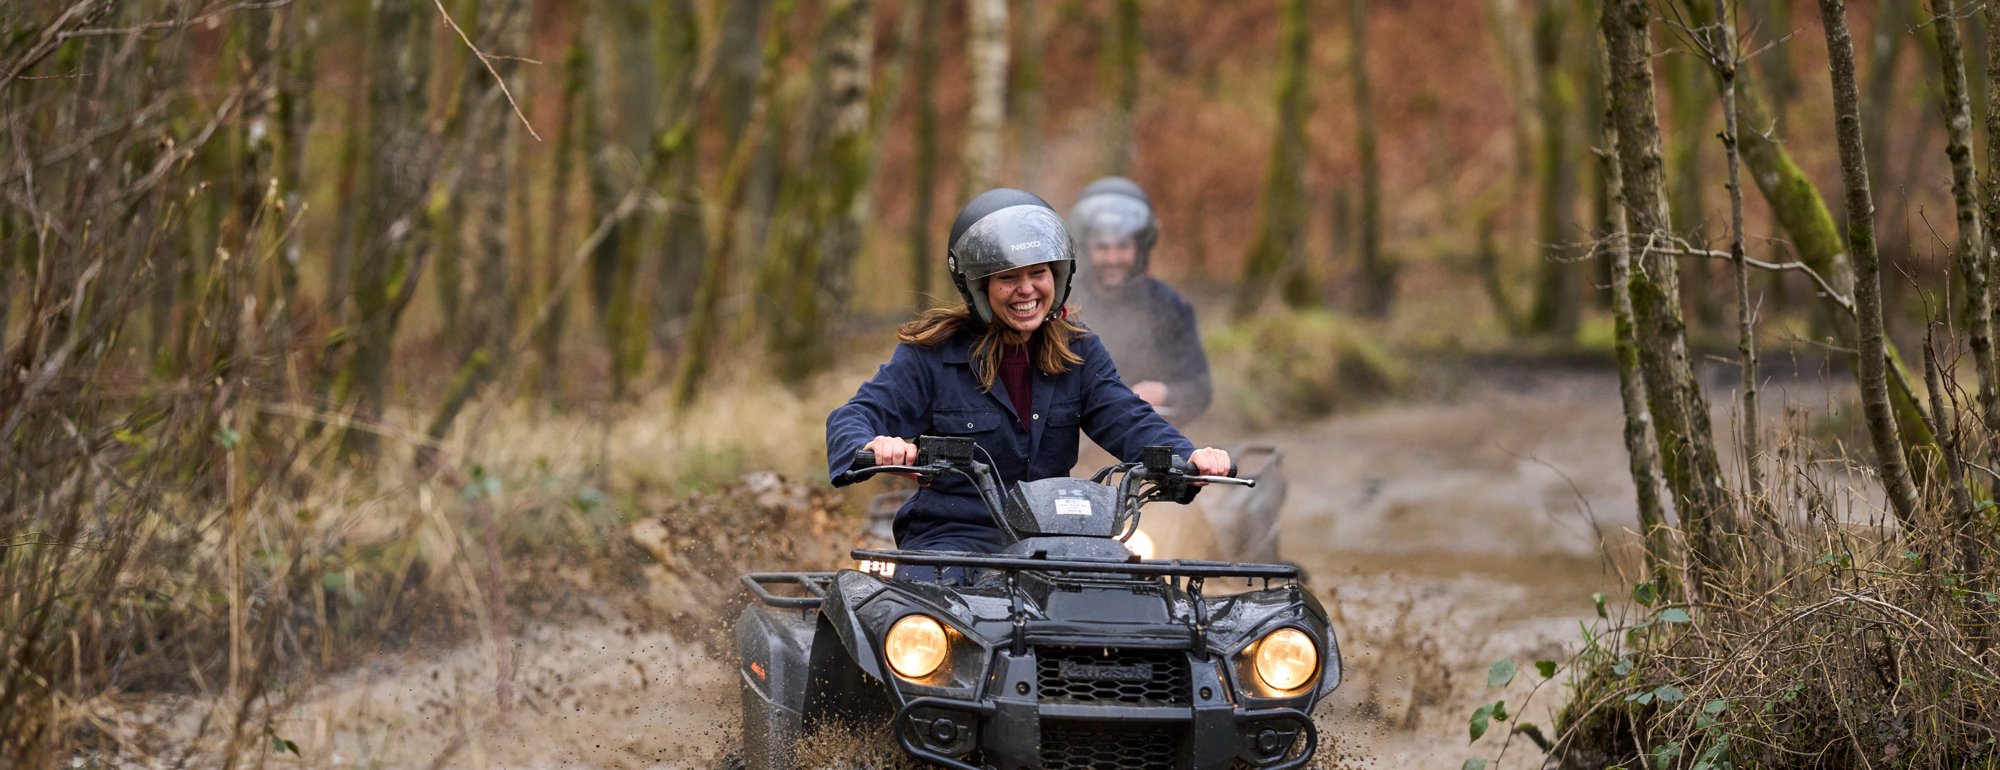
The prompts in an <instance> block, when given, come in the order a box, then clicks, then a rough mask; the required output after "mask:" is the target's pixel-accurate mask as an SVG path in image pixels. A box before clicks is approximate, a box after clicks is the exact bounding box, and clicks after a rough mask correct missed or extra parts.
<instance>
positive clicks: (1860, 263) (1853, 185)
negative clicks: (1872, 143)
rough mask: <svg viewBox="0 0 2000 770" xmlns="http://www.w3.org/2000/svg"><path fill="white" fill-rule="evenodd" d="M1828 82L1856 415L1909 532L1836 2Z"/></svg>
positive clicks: (1867, 203) (1843, 16) (1831, 9)
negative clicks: (1848, 261) (1852, 324)
mask: <svg viewBox="0 0 2000 770" xmlns="http://www.w3.org/2000/svg"><path fill="white" fill-rule="evenodd" d="M1819 10H1820V16H1821V18H1822V20H1823V23H1824V24H1825V25H1826V47H1827V55H1828V65H1829V66H1828V68H1829V70H1830V71H1831V80H1832V83H1833V105H1834V106H1833V109H1834V127H1835V129H1836V131H1837V135H1838V137H1839V140H1840V178H1841V180H1842V181H1843V182H1844V183H1845V184H1846V187H1847V242H1848V245H1849V246H1850V247H1852V250H1853V254H1854V310H1855V315H1856V317H1857V319H1858V322H1859V324H1860V330H1859V331H1860V339H1859V345H1858V346H1857V348H1858V355H1859V356H1860V359H1861V367H1860V368H1861V409H1862V412H1863V413H1864V414H1865V415H1866V417H1867V421H1868V435H1869V438H1870V439H1872V440H1873V442H1874V444H1875V460H1876V464H1877V467H1878V468H1879V469H1880V471H1881V474H1882V489H1883V491H1884V492H1886V493H1887V494H1888V497H1889V505H1890V506H1891V507H1892V508H1893V509H1894V510H1895V512H1896V517H1897V518H1898V519H1899V520H1901V521H1902V523H1903V526H1904V527H1905V528H1906V529H1907V528H1910V527H1914V526H1915V525H1916V513H1917V488H1916V484H1915V483H1914V482H1912V481H1911V480H1910V472H1909V466H1908V460H1907V459H1906V458H1904V456H1903V442H1902V439H1901V437H1900V436H1898V435H1897V433H1896V417H1895V413H1894V411H1893V407H1892V405H1891V404H1890V403H1889V385H1888V370H1889V356H1888V350H1887V349H1886V346H1885V345H1884V343H1883V336H1884V335H1883V331H1882V280H1881V270H1882V265H1881V261H1880V259H1881V258H1880V257H1879V256H1878V255H1877V254H1876V251H1875V202H1874V199H1873V196H1872V195H1871V193H1870V192H1869V189H1868V160H1867V158H1868V155H1867V148H1866V147H1864V146H1863V144H1862V138H1861V106H1860V102H1861V98H1860V96H1859V94H1858V93H1857V92H1856V89H1855V86H1854V40H1853V39H1852V38H1851V37H1850V36H1849V34H1848V31H1847V9H1846V7H1845V5H1844V4H1843V3H1842V2H1841V0H1820V3H1819Z"/></svg>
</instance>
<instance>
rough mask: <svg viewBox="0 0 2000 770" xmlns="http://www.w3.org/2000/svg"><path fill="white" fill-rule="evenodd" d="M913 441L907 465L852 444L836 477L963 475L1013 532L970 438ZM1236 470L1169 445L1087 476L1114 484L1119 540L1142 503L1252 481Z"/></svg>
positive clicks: (993, 479)
mask: <svg viewBox="0 0 2000 770" xmlns="http://www.w3.org/2000/svg"><path fill="white" fill-rule="evenodd" d="M916 443H917V461H916V462H915V463H914V464H911V465H877V464H875V463H876V459H877V458H876V457H875V453H874V452H873V451H871V450H868V449H865V448H864V449H859V450H856V451H855V453H854V461H853V463H852V465H851V466H850V468H849V469H848V470H847V471H846V472H845V473H842V474H841V476H840V478H841V481H842V482H843V483H850V484H851V483H854V482H857V481H861V480H863V479H867V478H869V477H872V476H875V475H877V474H882V473H905V474H910V475H912V476H914V477H916V479H917V482H918V483H919V484H924V485H928V484H930V483H931V482H932V481H933V480H935V479H936V478H937V477H938V476H940V475H948V474H956V475H959V476H963V477H965V479H966V480H967V481H969V482H971V483H972V485H973V487H974V488H975V489H977V490H978V491H979V496H980V498H981V499H982V500H983V501H984V502H985V503H986V507H987V509H988V512H989V513H991V514H992V515H993V519H994V521H995V522H996V523H998V524H999V525H1000V527H1001V529H1002V530H1003V531H1006V532H1007V533H1008V534H1009V535H1010V536H1012V535H1014V534H1015V533H1014V530H1013V527H1011V526H1010V525H1009V524H1008V523H1007V516H1006V514H1005V513H1004V511H1003V509H1004V507H1005V506H1006V505H1007V502H1006V500H1007V497H1006V495H1005V493H1004V492H1003V491H1002V490H1001V483H1000V482H1001V479H999V478H998V477H997V474H996V473H995V469H994V468H993V467H991V466H989V465H987V464H986V463H982V462H979V461H978V460H975V459H973V455H974V453H975V452H976V451H978V447H977V445H975V444H974V443H973V440H972V439H971V438H967V437H960V436H919V437H918V438H917V442H916ZM1236 472H1237V468H1236V466H1234V465H1231V466H1230V468H1229V475H1226V476H1210V475H1204V474H1201V473H1200V472H1198V470H1197V469H1196V468H1195V467H1194V465H1193V464H1192V463H1189V462H1188V461H1187V459H1186V458H1184V457H1180V456H1178V455H1175V454H1174V452H1173V448H1172V447H1165V446H1154V447H1146V448H1145V450H1144V451H1143V452H1142V453H1141V458H1140V461H1139V462H1132V463H1120V464H1118V465H1112V466H1109V467H1106V468H1104V469H1103V470H1100V471H1098V472H1097V474H1096V475H1095V476H1092V477H1091V481H1094V482H1098V483H1107V484H1112V485H1113V486H1115V487H1116V488H1117V489H1118V497H1119V499H1120V500H1122V501H1123V502H1122V503H1121V504H1120V506H1119V508H1120V510H1119V512H1118V514H1117V516H1116V517H1115V519H1114V524H1113V527H1114V529H1115V531H1117V532H1118V534H1117V535H1114V536H1115V537H1118V538H1119V539H1121V540H1122V539H1123V538H1124V537H1126V536H1129V533H1128V532H1124V530H1126V529H1130V528H1133V527H1136V526H1137V524H1138V515H1139V512H1138V509H1139V507H1140V506H1142V505H1145V504H1146V503H1149V502H1154V501H1158V500H1172V501H1174V502H1178V503H1183V504H1185V503H1188V502H1190V501H1192V499H1193V498H1194V495H1195V492H1197V491H1198V487H1199V486H1201V485H1203V484H1217V485H1225V486H1238V487H1255V486H1257V481H1256V479H1240V478H1236ZM1119 473H1122V474H1124V475H1123V477H1122V478H1120V479H1119V480H1118V481H1117V482H1116V483H1113V482H1111V477H1112V476H1113V475H1114V474H1119Z"/></svg>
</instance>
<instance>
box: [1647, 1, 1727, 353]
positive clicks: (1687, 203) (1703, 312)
mask: <svg viewBox="0 0 2000 770" xmlns="http://www.w3.org/2000/svg"><path fill="white" fill-rule="evenodd" d="M1695 1H1696V2H1706V1H1707V0H1695ZM1660 69H1661V74H1662V75H1663V76H1664V77H1663V80H1664V81H1665V83H1664V85H1665V86H1666V92H1667V134H1666V136H1665V137H1663V138H1664V139H1665V141H1666V153H1667V155H1666V162H1667V168H1668V169H1670V170H1671V173H1669V174H1667V216H1669V217H1672V218H1673V221H1674V224H1675V226H1677V227H1678V228H1679V229H1680V230H1679V231H1680V232H1681V233H1686V234H1690V235H1691V236H1692V237H1695V238H1696V239H1697V240H1701V237H1700V234H1701V233H1703V232H1705V231H1707V225H1708V224H1709V223H1708V222H1707V221H1706V220H1707V219H1708V212H1707V210H1706V209H1705V208H1704V201H1703V198H1704V197H1705V196H1703V195H1702V192H1703V191H1704V190H1706V189H1708V184H1709V183H1710V182H1712V181H1714V179H1713V177H1710V176H1708V175H1707V173H1706V169H1707V161H1708V159H1709V158H1708V153H1707V148H1708V142H1709V140H1710V139H1713V138H1714V136H1715V132H1714V130H1713V128H1712V127H1711V126H1712V124H1711V123H1710V122H1709V115H1710V114H1711V113H1712V111H1713V109H1714V105H1715V100H1714V99H1713V98H1712V97H1710V96H1709V95H1708V94H1706V93H1704V90H1705V85H1704V83H1703V81H1704V80H1706V79H1707V78H1708V73H1707V68H1706V66H1705V65H1704V62H1702V60H1701V59H1700V54H1699V52H1698V51H1691V50H1676V51H1671V52H1667V53H1665V54H1663V55H1662V56H1661V57H1660ZM1683 269H1684V270H1685V271H1686V280H1684V281H1682V282H1681V284H1682V287H1683V289H1684V291H1683V294H1684V295H1685V296H1683V297H1682V298H1681V305H1682V307H1684V308H1686V309H1687V311H1688V315H1689V316H1690V318H1691V321H1690V325H1692V326H1693V327H1694V328H1696V329H1713V328H1715V326H1716V325H1717V324H1718V323H1720V321H1721V317H1720V315H1719V310H1720V308H1719V307H1718V306H1717V305H1716V303H1715V302H1714V301H1713V300H1712V298H1711V297H1710V296H1709V294H1710V289H1711V288H1712V287H1713V286H1714V280H1713V279H1712V278H1711V275H1712V273H1713V272H1714V269H1713V268H1712V266H1710V265H1709V262H1708V260H1705V259H1699V260H1694V261H1693V262H1691V263H1689V264H1687V265H1686V266H1684V268H1683Z"/></svg>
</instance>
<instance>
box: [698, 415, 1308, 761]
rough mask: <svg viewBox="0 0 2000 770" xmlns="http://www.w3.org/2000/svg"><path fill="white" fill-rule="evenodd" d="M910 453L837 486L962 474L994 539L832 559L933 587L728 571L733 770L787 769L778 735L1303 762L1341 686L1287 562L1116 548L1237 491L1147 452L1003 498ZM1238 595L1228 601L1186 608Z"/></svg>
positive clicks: (1142, 757)
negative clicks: (737, 766) (1215, 494)
mask: <svg viewBox="0 0 2000 770" xmlns="http://www.w3.org/2000/svg"><path fill="white" fill-rule="evenodd" d="M917 446H918V458H917V462H916V463H915V464H914V465H907V466H878V465H874V463H873V457H872V456H871V455H869V454H868V453H866V452H865V451H864V452H862V453H861V455H860V456H858V457H857V458H856V463H855V468H856V469H855V470H852V471H849V472H848V477H849V479H850V480H858V479H861V478H866V477H869V476H873V475H876V474H880V473H898V474H915V475H916V476H917V477H918V478H919V479H920V480H921V481H925V482H927V481H928V480H929V479H931V478H935V477H937V476H939V475H942V474H959V475H962V476H964V477H966V478H967V479H968V480H970V481H971V482H972V484H973V486H974V487H975V488H976V489H977V490H978V491H979V494H980V497H981V499H982V501H983V502H984V503H985V505H986V508H987V510H988V512H989V513H990V514H991V515H992V516H993V520H994V522H995V524H996V525H998V527H999V528H1000V530H1001V532H1002V533H1003V536H1004V539H1005V542H1006V545H1005V546H1004V547H1002V548H1001V550H1000V551H999V552H997V553H992V554H973V553H944V552H932V551H902V550H892V549H867V548H863V549H856V550H855V551H854V552H853V554H852V555H853V558H855V559H857V560H862V561H864V562H874V563H879V564H889V565H897V566H903V567H930V568H934V569H935V570H936V571H937V574H938V575H939V576H940V577H939V578H938V579H935V580H914V579H908V578H891V577H885V576H882V575H880V574H875V573H871V572H864V571H861V570H858V569H844V570H840V571H838V572H792V573H752V574H749V575H745V576H743V579H742V582H743V584H744V586H745V587H746V588H747V589H748V590H749V592H750V594H751V596H752V597H753V598H754V599H755V601H753V602H751V603H750V604H749V605H748V606H747V607H746V608H745V609H744V610H743V613H742V615H741V617H740V618H739V620H738V623H737V627H736V632H737V642H738V646H739V652H740V653H741V656H742V659H741V667H740V672H739V673H740V675H741V679H742V687H741V689H742V696H743V753H742V756H741V760H742V762H743V764H744V766H746V767H748V768H751V769H752V770H765V769H767V768H790V767H795V766H797V765H798V764H799V762H800V759H801V758H800V757H797V756H795V754H794V745H795V743H796V741H797V740H798V739H799V738H800V737H802V736H805V735H808V734H811V733H812V732H814V731H816V730H819V729H824V728H829V727H833V726H836V725H841V726H846V727H849V728H852V727H855V726H858V727H859V728H860V729H863V730H870V729H873V730H880V731H884V732H886V733H887V734H888V735H889V736H890V737H891V738H892V739H893V742H894V744H895V745H896V746H898V747H899V748H900V749H901V751H902V752H904V753H905V754H907V755H908V756H910V757H912V758H914V759H916V760H918V761H921V762H924V763H928V764H931V765H935V766H941V767H947V768H954V769H956V770H986V769H988V768H1004V770H1016V769H1017V768H1029V769H1034V768H1040V769H1041V770H1063V769H1064V768H1132V769H1133V770H1141V769H1143V768H1162V769H1166V768H1172V769H1174V770H1207V769H1208V768H1276V769H1282V770H1290V769H1291V768H1297V767H1301V766H1303V765H1305V764H1306V763H1307V762H1309V761H1310V760H1311V759H1312V756H1313V753H1314V751H1315V750H1316V749H1317V747H1318V742H1319V736H1318V732H1317V730H1316V728H1315V727H1314V725H1313V721H1312V718H1311V713H1312V710H1313V707H1314V706H1315V705H1317V704H1318V703H1319V702H1320V701H1321V700H1322V699H1324V698H1325V697H1326V696H1327V695H1328V694H1329V693H1331V692H1333V690H1334V688H1335V687H1338V686H1339V684H1340V679H1341V668H1340V649H1339V646H1338V643H1337V642H1336V640H1335V638H1334V634H1333V629H1332V627H1331V626H1329V625H1328V622H1327V615H1326V611H1325V609H1324V608H1323V607H1321V605H1320V603H1319V601H1318V600H1317V599H1315V598H1314V597H1313V596H1312V595H1311V594H1310V593H1308V592H1307V591H1306V590H1305V589H1304V587H1303V586H1302V585H1301V584H1300V582H1299V578H1298V570H1297V568H1296V567H1292V566H1289V565H1281V564H1253V563H1240V564H1239V563H1229V562H1216V561H1183V560H1164V561H1153V560H1143V559H1140V558H1138V557H1137V556H1136V555H1134V554H1133V553H1132V552H1131V551H1130V550H1129V549H1127V548H1126V546H1125V543H1124V542H1123V541H1124V538H1127V537H1129V536H1130V535H1131V534H1132V533H1133V532H1134V531H1136V529H1137V527H1138V523H1139V509H1140V507H1141V506H1143V505H1145V504H1146V503H1149V502H1154V501H1158V500H1175V501H1180V502H1185V501H1186V500H1188V499H1189V498H1191V497H1192V496H1193V492H1194V491H1195V485H1197V484H1204V483H1205V484H1212V485H1225V484H1237V485H1243V486H1249V485H1251V484H1253V483H1254V482H1251V481H1248V480H1244V479H1237V478H1231V477H1223V476H1202V475H1198V474H1197V473H1196V472H1195V471H1194V470H1193V468H1192V467H1191V466H1190V465H1188V463H1187V462H1186V461H1185V460H1184V459H1182V458H1179V457H1176V456H1174V455H1173V453H1172V450H1171V449H1169V448H1166V447H1151V448H1148V449H1146V450H1145V451H1144V453H1143V458H1142V460H1141V461H1140V462H1137V463H1124V464H1118V465H1113V466H1110V467H1107V468H1105V469H1103V470H1102V471H1099V472H1098V473H1097V475H1096V476H1094V477H1093V478H1091V479H1090V480H1087V481H1086V480H1083V479H1072V478H1051V479H1043V480H1040V481H1030V482H1023V483H1019V484H1015V485H1014V486H1013V487H1012V488H1011V489H1007V490H1004V491H1003V489H1002V487H1001V483H1000V481H999V480H998V479H996V478H995V474H994V471H993V469H992V468H991V467H990V466H989V465H987V464H985V463H982V462H979V461H978V460H976V459H974V453H975V451H976V445H975V444H974V443H973V442H972V440H971V439H966V438H939V437H931V436H925V437H922V438H920V439H918V442H917ZM954 573H957V574H954ZM966 578H969V580H968V579H966ZM1237 580H1241V581H1244V582H1245V583H1246V584H1247V585H1248V590H1244V591H1243V592H1241V593H1235V594H1232V595H1229V596H1225V597H1211V596H1205V595H1204V593H1203V590H1204V585H1205V583H1207V582H1208V581H1218V582H1224V581H1227V582H1234V581H1237ZM966 583H969V584H966Z"/></svg>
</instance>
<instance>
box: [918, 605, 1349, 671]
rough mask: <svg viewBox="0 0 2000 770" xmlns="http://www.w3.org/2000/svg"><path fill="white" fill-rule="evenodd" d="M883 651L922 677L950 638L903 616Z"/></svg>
mask: <svg viewBox="0 0 2000 770" xmlns="http://www.w3.org/2000/svg"><path fill="white" fill-rule="evenodd" d="M1308 644H1310V642H1308ZM882 650H883V651H884V652H886V653H888V657H889V668H891V669H894V670H895V671H896V674H897V675H898V676H901V677H903V678H904V679H922V678H924V677H927V676H930V675H931V673H932V672H935V671H937V670H938V666H941V665H944V657H945V654H946V653H947V652H949V651H950V640H949V639H948V638H947V637H946V636H945V632H944V624H942V623H939V622H938V621H937V618H933V617H931V616H929V615H916V614H912V615H904V616H903V617H902V619H900V620H897V621H896V622H895V624H893V625H891V626H889V635H888V636H887V637H885V638H884V639H883V640H882Z"/></svg>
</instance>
